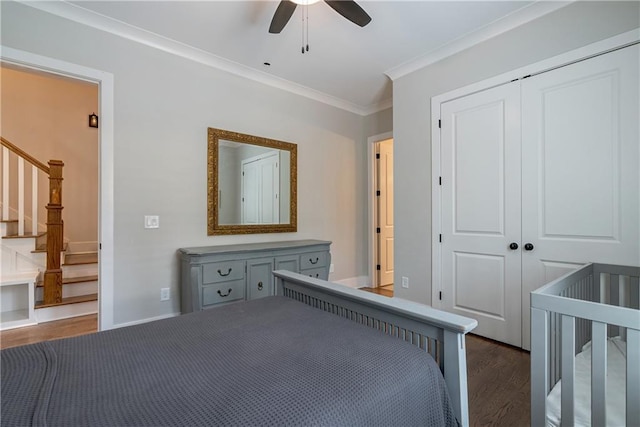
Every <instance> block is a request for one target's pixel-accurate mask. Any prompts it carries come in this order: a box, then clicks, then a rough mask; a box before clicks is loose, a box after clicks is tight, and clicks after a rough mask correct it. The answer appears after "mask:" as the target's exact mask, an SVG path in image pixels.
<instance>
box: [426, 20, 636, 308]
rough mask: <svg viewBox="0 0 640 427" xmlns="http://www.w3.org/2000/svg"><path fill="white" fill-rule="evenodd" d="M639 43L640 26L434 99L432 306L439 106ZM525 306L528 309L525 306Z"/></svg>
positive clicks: (437, 251)
mask: <svg viewBox="0 0 640 427" xmlns="http://www.w3.org/2000/svg"><path fill="white" fill-rule="evenodd" d="M639 42H640V28H639V29H635V30H631V31H627V32H625V33H622V34H619V35H617V36H613V37H610V38H607V39H605V40H601V41H598V42H595V43H592V44H589V45H586V46H583V47H581V48H578V49H575V50H572V51H569V52H566V53H562V54H560V55H556V56H553V57H551V58H548V59H545V60H542V61H539V62H536V63H533V64H530V65H526V66H524V67H520V68H517V69H515V70H512V71H508V72H506V73H502V74H499V75H497V76H494V77H491V78H489V79H486V80H483V81H480V82H477V83H473V84H470V85H467V86H463V87H461V88H458V89H454V90H452V91H449V92H445V93H443V94H440V95H436V96H434V97H432V98H431V206H432V208H431V248H432V251H431V305H432V306H433V307H435V308H441V307H442V304H441V303H440V299H439V292H440V291H442V272H441V262H442V253H441V248H440V244H439V243H440V241H439V235H440V230H441V229H442V215H441V210H442V199H441V191H440V184H439V181H440V180H439V178H440V176H441V165H440V156H441V150H440V145H441V141H440V126H439V121H440V118H441V117H440V108H441V104H443V103H445V102H448V101H452V100H454V99H457V98H461V97H464V96H467V95H471V94H473V93H476V92H480V91H483V90H486V89H490V88H492V87H495V86H500V85H502V84H505V83H509V82H511V81H513V80H519V79H522V78H523V77H524V76H527V77H530V76H532V75H536V74H541V73H544V72H546V71H550V70H553V69H556V68H559V67H563V66H566V65H569V64H572V63H575V62H578V61H582V60H585V59H588V58H591V57H594V56H598V55H602V54H605V53H607V52H610V51H613V50H617V49H621V48H624V47H627V46H630V45H633V44H636V43H639ZM523 309H528V308H527V307H523Z"/></svg>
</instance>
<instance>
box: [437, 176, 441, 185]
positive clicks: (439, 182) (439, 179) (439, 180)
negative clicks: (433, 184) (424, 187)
mask: <svg viewBox="0 0 640 427" xmlns="http://www.w3.org/2000/svg"><path fill="white" fill-rule="evenodd" d="M438 185H442V177H441V176H439V177H438Z"/></svg>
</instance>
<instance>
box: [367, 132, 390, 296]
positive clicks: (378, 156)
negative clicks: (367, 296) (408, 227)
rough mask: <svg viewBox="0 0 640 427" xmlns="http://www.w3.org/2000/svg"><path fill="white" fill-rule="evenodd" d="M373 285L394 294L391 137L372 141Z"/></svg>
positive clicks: (379, 289)
mask: <svg viewBox="0 0 640 427" xmlns="http://www.w3.org/2000/svg"><path fill="white" fill-rule="evenodd" d="M374 150H375V156H374V160H373V170H374V174H373V175H374V196H375V197H374V203H373V211H374V212H373V218H374V230H373V241H374V245H373V246H374V254H375V257H374V262H375V265H374V275H373V276H374V280H373V283H372V285H373V288H375V289H378V291H379V292H380V293H382V294H385V295H386V294H390V295H389V296H393V240H394V238H393V236H394V232H393V217H394V215H393V139H392V138H388V139H384V140H382V141H378V142H375V143H374Z"/></svg>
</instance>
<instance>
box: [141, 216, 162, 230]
mask: <svg viewBox="0 0 640 427" xmlns="http://www.w3.org/2000/svg"><path fill="white" fill-rule="evenodd" d="M144 228H160V217H159V216H158V215H145V216H144Z"/></svg>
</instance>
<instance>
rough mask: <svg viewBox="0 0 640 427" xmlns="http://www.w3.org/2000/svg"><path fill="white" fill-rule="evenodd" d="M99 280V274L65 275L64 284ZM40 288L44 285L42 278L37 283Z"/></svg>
mask: <svg viewBox="0 0 640 427" xmlns="http://www.w3.org/2000/svg"><path fill="white" fill-rule="evenodd" d="M97 280H98V275H97V274H94V275H93V276H80V277H63V278H62V284H63V285H73V284H75V283H87V282H95V281H97ZM36 286H37V287H38V288H42V287H44V282H43V281H42V280H40V281H39V282H38V283H36Z"/></svg>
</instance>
